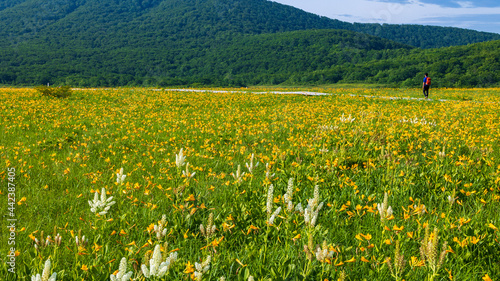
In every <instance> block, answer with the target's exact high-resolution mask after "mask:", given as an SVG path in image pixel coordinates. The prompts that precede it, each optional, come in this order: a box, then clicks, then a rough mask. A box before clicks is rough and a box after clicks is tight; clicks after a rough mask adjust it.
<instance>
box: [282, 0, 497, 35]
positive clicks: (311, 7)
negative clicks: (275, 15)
mask: <svg viewBox="0 0 500 281" xmlns="http://www.w3.org/2000/svg"><path fill="white" fill-rule="evenodd" d="M274 1H275V2H278V3H282V4H286V5H291V6H294V7H297V8H299V9H302V10H305V11H308V12H311V13H315V14H318V15H322V16H326V17H329V18H334V19H338V20H342V21H347V22H364V23H389V24H423V25H426V24H433V25H436V24H437V25H444V26H452V25H451V24H447V23H446V22H440V23H436V22H435V19H436V18H439V19H441V20H443V21H445V18H456V17H459V16H473V15H499V17H500V7H476V6H474V4H473V2H472V1H456V3H457V4H459V5H460V7H444V6H441V5H438V4H430V3H424V2H422V1H419V0H409V1H404V2H403V3H394V2H380V1H373V0H348V1H344V0H343V1H340V0H308V1H304V0H274ZM477 20H478V21H481V18H480V17H478V19H477ZM453 24H456V21H455V22H453ZM498 32H500V30H499V31H498Z"/></svg>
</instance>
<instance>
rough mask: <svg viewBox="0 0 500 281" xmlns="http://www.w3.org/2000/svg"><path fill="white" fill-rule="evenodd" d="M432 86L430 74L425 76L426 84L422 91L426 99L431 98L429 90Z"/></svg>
mask: <svg viewBox="0 0 500 281" xmlns="http://www.w3.org/2000/svg"><path fill="white" fill-rule="evenodd" d="M430 86H431V78H430V77H429V73H426V74H425V77H424V83H423V85H422V89H423V90H424V96H425V98H426V99H428V98H429V88H430Z"/></svg>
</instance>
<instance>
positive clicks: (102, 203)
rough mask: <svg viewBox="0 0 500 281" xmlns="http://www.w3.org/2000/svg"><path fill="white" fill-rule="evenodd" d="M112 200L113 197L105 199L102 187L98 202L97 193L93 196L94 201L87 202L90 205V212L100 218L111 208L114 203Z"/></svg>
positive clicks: (104, 191)
mask: <svg viewBox="0 0 500 281" xmlns="http://www.w3.org/2000/svg"><path fill="white" fill-rule="evenodd" d="M111 200H113V196H111V197H109V198H106V189H105V188H104V187H103V188H102V190H101V199H100V200H99V194H97V192H96V193H95V195H94V200H92V201H90V200H89V201H88V202H89V205H90V211H91V212H92V213H96V214H99V215H100V216H104V215H105V214H107V213H108V211H109V208H111V206H113V205H114V204H115V203H116V202H115V201H111Z"/></svg>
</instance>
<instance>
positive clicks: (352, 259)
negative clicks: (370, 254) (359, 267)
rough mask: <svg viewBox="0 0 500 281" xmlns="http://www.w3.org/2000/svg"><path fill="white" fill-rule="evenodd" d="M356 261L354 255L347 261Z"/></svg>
mask: <svg viewBox="0 0 500 281" xmlns="http://www.w3.org/2000/svg"><path fill="white" fill-rule="evenodd" d="M355 261H356V258H355V257H352V258H351V259H350V260H347V261H345V262H355Z"/></svg>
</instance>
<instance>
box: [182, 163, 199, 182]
mask: <svg viewBox="0 0 500 281" xmlns="http://www.w3.org/2000/svg"><path fill="white" fill-rule="evenodd" d="M182 174H183V175H184V176H185V177H186V178H187V179H190V178H192V177H194V175H196V172H193V173H191V172H189V162H188V163H186V170H185V171H182Z"/></svg>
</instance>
